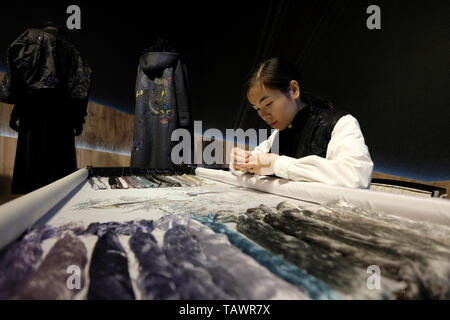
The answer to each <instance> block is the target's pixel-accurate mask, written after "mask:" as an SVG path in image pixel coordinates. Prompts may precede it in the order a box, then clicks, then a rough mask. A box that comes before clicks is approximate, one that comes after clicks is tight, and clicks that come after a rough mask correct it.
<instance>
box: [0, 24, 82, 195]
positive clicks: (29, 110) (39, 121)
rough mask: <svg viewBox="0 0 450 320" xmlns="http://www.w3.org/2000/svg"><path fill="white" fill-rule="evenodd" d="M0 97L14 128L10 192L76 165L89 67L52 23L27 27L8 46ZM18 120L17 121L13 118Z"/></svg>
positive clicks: (48, 180) (36, 185) (62, 173)
mask: <svg viewBox="0 0 450 320" xmlns="http://www.w3.org/2000/svg"><path fill="white" fill-rule="evenodd" d="M7 67H8V72H7V74H6V75H5V77H4V79H3V82H2V84H1V86H0V101H2V102H5V103H10V104H14V109H13V111H12V113H11V120H10V126H11V128H12V129H14V130H16V131H18V133H19V136H18V141H17V150H16V159H15V163H14V174H13V182H12V193H20V194H24V193H28V192H31V191H33V190H35V189H38V188H40V187H42V186H45V185H47V184H49V183H51V182H53V181H55V180H58V179H60V178H62V177H64V176H66V175H67V174H69V173H71V172H73V171H75V170H76V167H77V166H76V153H75V139H74V137H75V135H79V134H81V131H82V127H83V123H84V117H85V116H86V114H87V113H86V108H87V102H88V96H89V91H90V86H91V70H90V68H89V66H88V65H87V64H86V62H85V61H84V60H83V59H82V58H81V55H80V53H79V51H78V50H77V49H76V48H75V47H74V46H73V45H72V44H71V43H70V42H68V41H67V40H66V39H65V38H64V37H63V36H62V35H61V33H60V32H59V31H58V28H57V27H54V26H47V27H45V28H43V29H27V30H26V31H25V32H24V33H23V34H22V35H21V36H20V37H19V38H18V39H16V40H15V41H14V42H13V43H12V44H11V45H10V46H9V48H8V52H7ZM17 122H18V124H17Z"/></svg>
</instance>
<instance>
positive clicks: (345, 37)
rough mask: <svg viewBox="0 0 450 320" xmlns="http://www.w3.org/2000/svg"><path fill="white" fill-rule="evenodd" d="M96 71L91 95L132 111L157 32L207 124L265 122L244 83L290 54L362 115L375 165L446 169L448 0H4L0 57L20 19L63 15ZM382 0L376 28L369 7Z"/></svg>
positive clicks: (434, 172) (400, 171)
mask: <svg viewBox="0 0 450 320" xmlns="http://www.w3.org/2000/svg"><path fill="white" fill-rule="evenodd" d="M71 4H77V5H79V6H80V8H81V30H73V31H68V38H69V40H71V41H72V42H73V43H74V44H75V45H76V46H77V47H78V48H79V49H80V51H81V52H82V54H83V56H84V57H85V58H86V60H87V61H88V63H89V65H90V67H91V68H92V70H93V72H94V78H93V80H94V82H93V87H92V94H91V100H94V101H95V102H98V103H100V104H103V105H106V106H109V107H112V108H115V109H119V110H121V111H124V112H127V113H130V114H133V113H134V99H135V95H134V86H135V77H136V71H137V64H138V58H139V56H140V53H141V52H142V50H144V49H145V48H146V47H148V46H149V44H150V43H151V42H152V41H153V40H154V39H155V38H157V37H165V38H168V39H169V40H171V41H172V42H173V43H174V44H175V46H176V47H177V48H178V51H179V52H181V53H183V54H184V55H185V57H186V61H187V65H188V70H189V77H190V80H191V89H192V102H193V119H194V120H201V121H202V122H203V123H202V125H203V131H204V130H206V129H208V128H218V129H221V130H223V132H225V129H226V128H235V127H242V128H244V129H246V128H250V127H254V128H258V127H259V128H264V125H263V124H262V123H261V121H259V120H258V118H257V117H256V114H255V113H254V112H252V110H251V109H249V107H248V104H247V102H246V101H245V99H244V96H243V92H242V85H243V83H244V81H245V80H246V78H247V76H248V74H249V72H250V71H251V70H252V69H253V68H254V67H255V66H256V65H257V64H258V63H259V62H261V61H262V60H264V59H266V58H270V57H273V56H281V57H285V58H287V59H289V60H291V61H292V62H294V63H296V65H297V66H298V68H299V70H300V71H301V73H302V75H303V79H304V83H303V85H304V86H305V87H306V88H307V89H309V90H310V91H312V92H316V93H318V94H321V95H326V96H328V97H330V98H331V99H332V100H333V102H334V104H335V106H336V107H338V108H343V109H346V110H348V111H350V112H351V113H352V114H353V115H354V116H355V117H356V118H357V119H358V121H359V123H360V125H361V128H362V131H363V133H364V136H365V139H366V144H367V145H368V146H369V150H370V153H371V155H372V158H373V160H374V163H375V171H378V172H382V173H388V174H394V175H398V176H403V177H407V178H412V179H417V180H423V181H431V180H448V179H450V139H449V137H450V134H449V133H450V130H449V127H450V110H449V107H450V103H449V102H450V90H449V84H450V79H449V70H450V63H449V62H450V59H449V56H450V55H449V54H450V41H449V35H450V23H449V17H450V2H449V1H446V0H442V1H437V0H434V1H425V0H422V1H417V0H415V1H400V0H391V1H364V0H362V1H351V0H335V1H333V0H322V1H282V0H279V1H244V0H241V1H207V2H206V1H205V2H203V1H172V2H170V1H159V2H157V1H140V2H137V1H123V2H112V1H111V2H109V4H108V2H100V3H96V4H93V3H88V2H83V1H70V2H69V1H60V2H45V1H39V2H30V3H23V2H17V1H16V2H10V3H8V4H4V3H2V9H1V12H0V19H1V20H0V21H1V22H0V28H1V29H0V30H1V38H0V67H1V69H2V71H5V68H6V66H5V64H6V50H7V47H8V46H9V44H10V43H11V42H12V41H14V39H15V38H17V37H18V36H19V35H20V34H21V33H22V32H23V31H24V30H25V29H26V28H27V27H30V26H36V25H39V24H41V23H42V22H44V21H45V20H49V19H50V20H57V21H59V22H60V23H61V24H63V25H65V22H66V19H67V18H68V17H69V14H66V8H67V7H68V6H69V5H71ZM371 4H376V5H378V6H379V7H380V8H381V30H369V29H367V27H366V20H367V18H368V17H369V14H367V13H366V9H367V7H368V6H369V5H371Z"/></svg>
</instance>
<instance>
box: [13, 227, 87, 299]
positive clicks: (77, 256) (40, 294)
mask: <svg viewBox="0 0 450 320" xmlns="http://www.w3.org/2000/svg"><path fill="white" fill-rule="evenodd" d="M86 262H87V256H86V247H85V246H84V244H83V242H82V241H81V240H80V239H78V238H77V237H76V236H75V235H74V234H73V233H66V234H65V235H64V236H63V237H62V238H61V239H60V240H58V241H57V242H56V243H55V245H54V246H53V247H52V249H51V250H50V252H49V253H48V254H47V255H46V256H45V259H44V260H43V261H42V263H41V264H40V265H39V268H38V270H37V271H36V272H35V273H33V275H32V276H31V277H30V278H29V279H28V280H27V281H25V282H23V286H22V287H21V288H20V289H19V290H18V294H17V295H15V297H14V298H15V299H22V300H36V299H38V300H70V299H72V298H73V297H74V296H75V295H76V294H77V293H79V292H80V291H81V290H82V288H83V287H84V268H85V266H86ZM69 266H76V267H78V268H79V271H80V274H79V276H80V279H79V287H77V286H76V285H75V284H74V283H73V282H70V284H71V285H74V287H71V288H69V287H68V280H71V279H69V278H70V277H71V276H72V274H71V273H70V272H71V271H70V270H71V269H69ZM68 270H69V273H68Z"/></svg>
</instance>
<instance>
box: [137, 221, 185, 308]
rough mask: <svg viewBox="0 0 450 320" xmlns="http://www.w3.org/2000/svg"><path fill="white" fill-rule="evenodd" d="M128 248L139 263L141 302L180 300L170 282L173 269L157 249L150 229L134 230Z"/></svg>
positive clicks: (162, 253)
mask: <svg viewBox="0 0 450 320" xmlns="http://www.w3.org/2000/svg"><path fill="white" fill-rule="evenodd" d="M129 243H130V248H131V250H132V251H133V252H134V255H135V256H136V259H137V261H138V262H139V278H138V286H139V289H140V291H141V295H142V296H141V299H142V300H170V299H180V298H181V297H180V294H179V293H178V292H177V288H176V284H175V282H174V281H173V280H172V276H173V274H174V272H175V271H174V268H173V267H172V265H171V264H170V263H169V262H168V261H167V259H166V256H165V255H164V252H163V251H162V250H161V248H159V246H158V243H157V241H156V239H155V238H154V237H153V235H152V234H151V230H150V229H145V228H141V227H137V228H135V230H134V232H133V235H132V236H131V237H130V242H129Z"/></svg>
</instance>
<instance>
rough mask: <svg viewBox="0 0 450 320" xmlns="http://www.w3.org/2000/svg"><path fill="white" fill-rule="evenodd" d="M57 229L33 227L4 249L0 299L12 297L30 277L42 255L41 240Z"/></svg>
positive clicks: (0, 261)
mask: <svg viewBox="0 0 450 320" xmlns="http://www.w3.org/2000/svg"><path fill="white" fill-rule="evenodd" d="M56 231H57V230H56V229H55V228H53V227H50V226H42V227H37V228H34V229H31V230H30V231H29V232H28V233H27V234H25V235H24V236H23V238H22V239H21V240H19V241H17V242H15V243H13V244H11V245H10V246H8V247H7V248H6V249H4V251H3V252H2V253H1V255H0V300H5V299H9V298H11V297H12V296H13V294H14V293H15V291H16V290H17V288H18V287H19V286H20V285H21V284H22V283H23V282H24V281H26V280H27V279H28V277H29V276H30V275H31V273H32V272H33V271H34V270H35V267H36V264H37V263H38V262H39V260H40V259H41V257H42V253H43V251H42V247H41V242H42V241H44V240H45V239H48V238H51V237H53V236H54V235H55V234H56Z"/></svg>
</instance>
